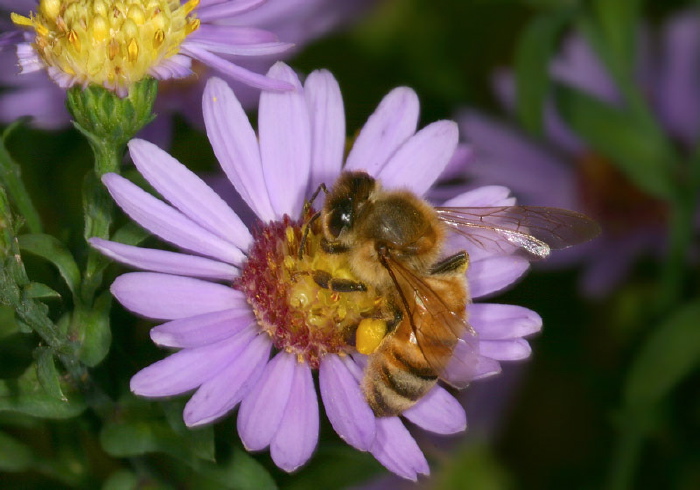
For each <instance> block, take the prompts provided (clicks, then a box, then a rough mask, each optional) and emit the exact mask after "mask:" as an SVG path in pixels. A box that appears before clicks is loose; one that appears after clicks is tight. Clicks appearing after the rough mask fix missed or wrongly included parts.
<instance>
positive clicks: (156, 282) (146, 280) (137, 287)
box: [110, 272, 242, 320]
mask: <svg viewBox="0 0 700 490" xmlns="http://www.w3.org/2000/svg"><path fill="white" fill-rule="evenodd" d="M110 290H111V291H112V294H113V295H114V297H115V298H117V300H119V302H120V303H121V304H122V305H124V307H125V308H127V309H128V310H130V311H133V312H134V313H138V314H139V315H143V316H146V317H148V318H159V319H163V320H175V319H178V318H186V317H190V316H193V315H201V314H202V313H210V312H213V311H221V310H228V309H230V308H231V307H232V306H236V305H238V304H240V298H241V296H242V293H240V292H238V291H236V290H235V289H233V288H231V287H229V286H223V285H221V284H215V283H211V282H207V281H201V280H199V279H193V278H190V277H181V276H171V275H168V274H158V273H154V272H129V273H127V274H122V275H121V276H119V277H117V278H116V279H115V280H114V282H113V283H112V287H111V288H110Z"/></svg>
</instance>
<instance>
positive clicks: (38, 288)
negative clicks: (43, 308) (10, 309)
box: [23, 282, 61, 299]
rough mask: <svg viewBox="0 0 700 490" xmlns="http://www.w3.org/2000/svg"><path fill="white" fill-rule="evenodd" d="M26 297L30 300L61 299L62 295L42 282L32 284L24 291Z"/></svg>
mask: <svg viewBox="0 0 700 490" xmlns="http://www.w3.org/2000/svg"><path fill="white" fill-rule="evenodd" d="M23 292H24V295H25V297H26V298H29V299H60V298H61V295H60V294H59V293H58V292H57V291H54V290H53V289H51V288H50V287H48V286H47V285H46V284H41V283H40V282H30V283H29V284H27V285H26V286H25V287H24V289H23Z"/></svg>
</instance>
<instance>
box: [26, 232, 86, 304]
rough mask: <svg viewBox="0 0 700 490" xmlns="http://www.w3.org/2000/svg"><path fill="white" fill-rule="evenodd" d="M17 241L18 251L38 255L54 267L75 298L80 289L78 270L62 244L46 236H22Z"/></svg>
mask: <svg viewBox="0 0 700 490" xmlns="http://www.w3.org/2000/svg"><path fill="white" fill-rule="evenodd" d="M18 240H19V246H20V249H22V250H24V251H26V252H29V253H32V254H34V255H38V256H39V257H41V258H43V259H46V260H48V261H49V262H51V263H52V264H53V265H55V266H56V268H57V269H58V272H59V273H60V274H61V277H63V280H64V281H66V284H67V285H68V288H69V289H70V291H71V293H73V297H75V296H76V294H77V292H78V288H79V287H80V270H79V269H78V265H77V264H76V263H75V260H74V259H73V256H72V255H71V253H70V252H69V251H68V250H67V249H66V248H65V246H64V245H63V243H61V242H60V241H59V240H58V239H56V238H55V237H53V236H51V235H46V234H34V235H22V236H20V237H18Z"/></svg>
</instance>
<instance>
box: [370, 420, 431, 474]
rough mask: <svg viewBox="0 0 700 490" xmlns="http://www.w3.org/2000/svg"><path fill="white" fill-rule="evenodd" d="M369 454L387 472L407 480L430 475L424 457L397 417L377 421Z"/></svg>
mask: <svg viewBox="0 0 700 490" xmlns="http://www.w3.org/2000/svg"><path fill="white" fill-rule="evenodd" d="M370 452H371V453H372V455H374V457H375V458H377V461H379V462H380V463H381V464H383V465H384V466H385V467H386V468H387V469H388V470H389V471H392V472H394V473H396V474H397V475H399V476H400V477H403V478H406V479H408V480H413V481H417V480H418V475H419V474H420V475H429V474H430V467H429V466H428V462H427V461H426V459H425V456H423V453H422V452H421V450H420V448H419V447H418V444H416V441H415V440H414V439H413V437H411V434H409V433H408V430H407V429H406V427H404V425H403V424H402V423H401V420H399V418H398V417H383V418H379V419H377V438H376V440H375V441H374V445H373V446H372V449H371V450H370Z"/></svg>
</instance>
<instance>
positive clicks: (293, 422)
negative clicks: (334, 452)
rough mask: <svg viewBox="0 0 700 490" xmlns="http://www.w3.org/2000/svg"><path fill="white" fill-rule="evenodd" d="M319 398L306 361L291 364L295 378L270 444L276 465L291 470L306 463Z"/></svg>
mask: <svg viewBox="0 0 700 490" xmlns="http://www.w3.org/2000/svg"><path fill="white" fill-rule="evenodd" d="M318 424H319V418H318V398H317V395H316V388H315V387H314V380H313V377H312V376H311V369H310V368H309V366H308V364H305V363H299V362H297V363H296V364H295V365H294V378H293V381H292V391H291V393H290V396H289V401H288V402H287V406H286V408H285V409H284V415H283V417H282V422H281V424H280V428H279V430H278V431H277V433H276V434H275V435H274V437H273V439H272V443H271V444H270V456H271V457H272V460H273V461H274V462H275V464H276V465H277V466H279V467H280V468H282V469H283V470H284V471H287V472H292V471H294V470H296V469H297V468H299V467H300V466H301V465H303V464H304V463H306V462H307V461H308V460H309V458H310V457H311V454H312V453H313V452H314V450H315V449H316V444H317V443H318Z"/></svg>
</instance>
